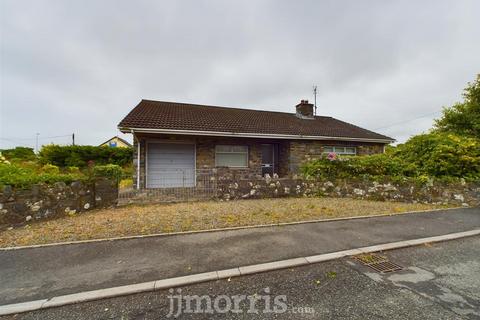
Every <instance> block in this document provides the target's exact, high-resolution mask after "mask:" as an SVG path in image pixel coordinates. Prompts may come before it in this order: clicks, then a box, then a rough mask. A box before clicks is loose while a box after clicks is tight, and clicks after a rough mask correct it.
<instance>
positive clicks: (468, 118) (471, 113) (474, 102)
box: [434, 74, 480, 138]
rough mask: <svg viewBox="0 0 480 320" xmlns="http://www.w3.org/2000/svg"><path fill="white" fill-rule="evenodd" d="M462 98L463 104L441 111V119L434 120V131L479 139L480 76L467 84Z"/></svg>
mask: <svg viewBox="0 0 480 320" xmlns="http://www.w3.org/2000/svg"><path fill="white" fill-rule="evenodd" d="M463 97H464V101H463V102H460V103H456V104H455V105H453V106H452V107H449V108H444V109H443V115H442V117H441V118H440V119H438V120H435V125H434V130H435V131H439V132H450V133H454V134H457V135H462V136H471V137H475V138H480V74H478V75H477V79H476V80H475V81H474V82H472V83H470V82H469V83H468V85H467V87H466V88H465V90H464V93H463Z"/></svg>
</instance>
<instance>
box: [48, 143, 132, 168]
mask: <svg viewBox="0 0 480 320" xmlns="http://www.w3.org/2000/svg"><path fill="white" fill-rule="evenodd" d="M39 158H40V162H41V163H43V164H47V163H50V164H53V165H56V166H58V167H62V168H63V167H79V168H85V167H87V166H88V165H89V163H92V162H93V163H94V164H96V165H97V164H98V165H106V164H116V165H119V166H125V165H128V164H131V163H132V161H133V150H132V148H111V147H94V146H58V145H47V146H44V147H42V149H41V151H40V153H39Z"/></svg>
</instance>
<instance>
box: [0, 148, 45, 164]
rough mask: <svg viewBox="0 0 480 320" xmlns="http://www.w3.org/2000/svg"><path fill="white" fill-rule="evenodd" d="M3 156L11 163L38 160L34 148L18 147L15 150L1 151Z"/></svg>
mask: <svg viewBox="0 0 480 320" xmlns="http://www.w3.org/2000/svg"><path fill="white" fill-rule="evenodd" d="M1 153H2V155H3V156H4V157H5V158H6V159H7V160H9V161H25V160H30V161H32V160H36V159H37V156H36V155H35V152H33V149H32V148H27V147H16V148H15V149H5V150H1Z"/></svg>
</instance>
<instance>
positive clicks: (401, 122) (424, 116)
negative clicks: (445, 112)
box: [373, 110, 442, 130]
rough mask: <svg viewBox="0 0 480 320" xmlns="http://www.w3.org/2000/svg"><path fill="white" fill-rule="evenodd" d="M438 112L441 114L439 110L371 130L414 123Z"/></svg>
mask: <svg viewBox="0 0 480 320" xmlns="http://www.w3.org/2000/svg"><path fill="white" fill-rule="evenodd" d="M440 112H442V111H441V110H439V111H435V112H432V113H429V114H425V115H423V116H420V117H416V118H413V119H410V120H405V121H400V122H396V123H392V124H389V125H388V126H384V127H380V128H376V129H373V130H380V129H385V128H390V127H394V126H397V125H399V124H403V123H408V122H412V121H415V120H418V119H422V118H426V117H429V116H432V115H434V114H437V113H440Z"/></svg>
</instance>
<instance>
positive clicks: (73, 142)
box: [72, 133, 75, 146]
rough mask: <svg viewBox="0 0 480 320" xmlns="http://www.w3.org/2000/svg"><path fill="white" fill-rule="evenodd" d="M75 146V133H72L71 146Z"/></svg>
mask: <svg viewBox="0 0 480 320" xmlns="http://www.w3.org/2000/svg"><path fill="white" fill-rule="evenodd" d="M74 145H75V133H72V146H74Z"/></svg>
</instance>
